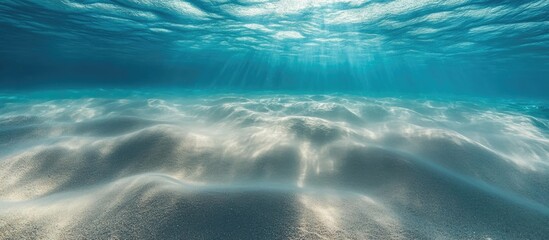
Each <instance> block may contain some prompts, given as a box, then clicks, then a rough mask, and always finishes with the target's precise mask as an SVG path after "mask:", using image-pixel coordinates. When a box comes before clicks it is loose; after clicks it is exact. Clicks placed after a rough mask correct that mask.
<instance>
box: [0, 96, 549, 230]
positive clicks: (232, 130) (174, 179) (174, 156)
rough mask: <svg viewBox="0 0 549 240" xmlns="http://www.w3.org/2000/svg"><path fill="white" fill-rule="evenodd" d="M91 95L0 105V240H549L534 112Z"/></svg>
mask: <svg viewBox="0 0 549 240" xmlns="http://www.w3.org/2000/svg"><path fill="white" fill-rule="evenodd" d="M99 92H100V91H99ZM74 94H75V95H88V96H89V95H90V93H89V92H88V93H79V92H75V93H74ZM94 94H95V95H96V96H94V97H87V98H71V97H68V98H57V99H47V98H44V97H40V96H34V95H16V96H14V95H2V96H1V97H0V99H1V101H0V102H1V104H0V147H1V149H2V151H1V152H0V182H1V183H2V184H0V198H1V202H0V238H8V239H10V238H17V236H25V237H29V238H44V239H65V238H76V239H78V238H86V237H90V236H93V237H97V238H108V237H115V238H116V237H120V238H127V237H130V238H133V237H136V238H176V237H184V238H248V237H250V238H328V239H341V238H353V239H365V238H374V239H379V238H395V239H399V238H414V239H418V238H419V239H423V238H458V239H464V238H467V239H471V238H472V239H488V238H492V239H542V238H543V237H544V236H547V235H548V234H549V229H548V228H547V226H549V207H548V206H549V205H548V204H549V199H548V198H547V196H549V181H547V179H549V163H548V161H547V160H548V159H549V140H548V134H549V132H548V131H549V118H548V116H549V115H548V106H547V104H546V103H544V102H525V101H510V100H507V101H495V100H494V101H490V100H486V99H472V98H471V99H467V98H462V99H438V100H436V99H431V100H426V99H410V98H372V97H360V96H352V95H284V94H258V93H255V94H232V95H227V94H213V93H192V92H188V93H185V94H176V95H170V94H165V95H162V94H160V93H155V94H147V93H140V92H133V93H129V92H118V93H116V92H115V93H113V92H112V91H111V92H110V93H108V94H107V93H105V92H104V94H103V95H101V94H99V93H98V92H96V93H94ZM94 94H91V95H94ZM117 94H119V96H116V95H117ZM55 95H56V94H53V95H52V96H55ZM182 95H184V96H186V97H180V96H182Z"/></svg>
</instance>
